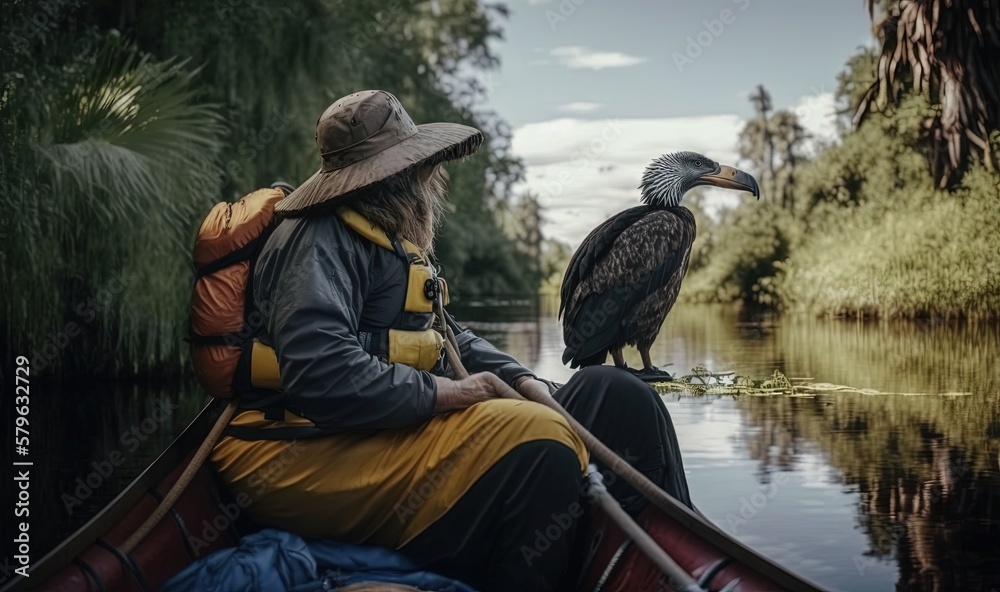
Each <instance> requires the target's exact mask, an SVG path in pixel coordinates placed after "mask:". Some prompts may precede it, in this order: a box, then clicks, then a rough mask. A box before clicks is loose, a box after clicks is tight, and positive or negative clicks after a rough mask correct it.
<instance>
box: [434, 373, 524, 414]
mask: <svg viewBox="0 0 1000 592" xmlns="http://www.w3.org/2000/svg"><path fill="white" fill-rule="evenodd" d="M434 381H435V382H436V383H437V403H436V404H435V405H434V413H444V412H447V411H455V410H456V409H465V408H466V407H471V406H472V405H475V404H476V403H479V402H480V401H487V400H489V399H497V398H501V397H503V396H504V395H503V394H502V393H504V392H506V391H507V390H508V389H509V388H510V387H508V386H507V385H506V383H504V381H502V380H500V378H499V377H497V375H496V374H493V373H491V372H479V373H478V374H472V375H471V376H468V377H467V378H463V379H461V380H451V379H449V378H443V377H441V376H435V377H434ZM504 387H506V388H504Z"/></svg>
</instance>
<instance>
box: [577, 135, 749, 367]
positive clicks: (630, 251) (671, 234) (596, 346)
mask: <svg viewBox="0 0 1000 592" xmlns="http://www.w3.org/2000/svg"><path fill="white" fill-rule="evenodd" d="M699 185H714V186H716V187H723V188H726V189H740V190H744V191H749V192H751V193H752V194H753V195H754V196H755V197H757V199H760V189H759V188H758V187H757V181H756V180H755V179H754V178H753V177H752V176H751V175H749V174H747V173H745V172H743V171H740V170H737V169H734V168H733V167H728V166H722V165H720V164H719V163H717V162H715V161H714V160H712V159H710V158H708V157H705V156H702V155H701V154H697V153H694V152H675V153H672V154H664V155H663V156H660V157H659V158H656V159H654V160H653V162H652V163H650V165H649V166H648V167H646V171H645V172H644V173H643V175H642V183H641V184H640V185H639V189H641V190H642V202H643V204H644V205H640V206H636V207H634V208H630V209H628V210H625V211H624V212H621V213H620V214H617V215H615V216H612V217H611V218H609V219H607V220H606V221H605V222H604V223H603V224H601V225H600V226H598V227H597V228H595V229H594V230H593V231H591V233H590V234H589V235H588V236H587V238H586V239H584V241H583V244H581V245H580V248H579V249H577V251H576V253H575V254H574V255H573V259H572V260H571V261H570V263H569V268H568V269H567V270H566V275H565V276H564V277H563V284H562V294H561V301H560V303H559V315H560V317H561V318H562V325H563V340H564V341H565V342H566V349H565V351H564V352H563V357H562V360H563V363H564V364H566V363H569V364H570V366H571V367H573V368H576V367H578V366H591V365H595V364H603V363H604V362H605V361H606V360H607V357H608V353H609V352H610V353H611V357H612V358H613V359H614V362H615V366H618V367H619V368H628V366H626V365H625V360H624V358H623V357H622V348H624V347H625V346H626V345H634V346H636V348H637V349H638V350H639V354H640V355H641V356H642V364H643V369H642V371H641V372H637V373H636V374H637V375H638V376H640V378H655V379H659V380H663V379H668V378H669V375H668V374H667V373H666V372H663V371H661V370H659V369H658V368H656V367H655V366H653V363H652V362H651V361H650V359H649V348H650V347H652V345H653V342H654V341H656V336H657V335H658V334H659V332H660V327H662V326H663V320H664V319H665V318H666V316H667V313H668V312H670V309H671V308H672V307H673V305H674V302H675V301H676V300H677V294H678V292H679V291H680V288H681V280H682V279H683V278H684V274H685V273H686V272H687V269H688V259H689V258H690V255H691V244H692V243H693V242H694V237H695V222H694V215H692V214H691V211H690V210H688V209H687V208H685V207H683V206H681V205H680V204H681V198H683V197H684V194H685V193H687V191H688V190H690V189H692V188H694V187H698V186H699Z"/></svg>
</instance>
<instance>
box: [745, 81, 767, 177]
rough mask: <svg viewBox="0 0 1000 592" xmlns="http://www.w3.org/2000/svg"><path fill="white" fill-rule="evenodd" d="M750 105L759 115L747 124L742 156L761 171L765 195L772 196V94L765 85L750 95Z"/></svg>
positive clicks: (759, 85)
mask: <svg viewBox="0 0 1000 592" xmlns="http://www.w3.org/2000/svg"><path fill="white" fill-rule="evenodd" d="M750 103H752V104H753V106H754V111H755V112H756V114H757V115H756V117H755V118H754V119H752V120H751V121H750V122H749V123H748V124H747V127H746V128H744V130H743V132H744V133H743V134H742V135H741V137H740V156H742V157H744V158H747V159H749V160H750V162H752V163H754V165H755V166H756V168H757V170H758V171H760V175H761V185H763V187H764V190H765V194H770V193H771V191H772V190H773V189H774V138H773V137H772V135H771V130H770V127H769V125H768V123H769V122H768V119H769V117H770V115H769V114H770V112H771V108H772V107H771V94H770V93H768V92H767V89H765V88H764V85H763V84H758V85H757V91H756V92H755V93H754V94H752V95H750Z"/></svg>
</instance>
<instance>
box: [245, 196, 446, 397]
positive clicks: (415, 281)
mask: <svg viewBox="0 0 1000 592" xmlns="http://www.w3.org/2000/svg"><path fill="white" fill-rule="evenodd" d="M336 213H337V216H338V217H339V218H340V219H341V221H342V222H343V223H344V224H345V225H346V226H347V227H348V228H350V229H351V230H353V231H354V232H356V233H358V234H359V235H361V236H362V237H364V238H365V239H367V240H369V241H371V242H373V243H375V244H376V245H378V246H379V247H382V248H383V249H387V250H389V251H392V252H393V253H396V254H398V255H399V256H400V257H402V258H405V259H406V261H407V262H408V267H407V276H408V277H407V284H406V300H405V303H404V306H403V311H404V315H403V319H402V320H401V322H400V323H399V325H400V326H399V327H393V328H390V329H388V331H387V332H385V334H383V335H377V336H375V338H374V341H381V342H385V343H386V344H387V347H384V349H385V350H386V351H384V352H383V354H384V355H383V357H384V361H386V362H387V363H390V364H394V363H398V364H406V365H407V366H412V367H414V368H416V369H418V370H431V369H433V368H434V366H435V365H437V363H438V361H439V360H440V359H441V353H442V351H443V349H444V338H443V337H442V335H441V333H439V332H438V331H437V330H435V329H433V328H432V327H431V324H432V320H433V312H434V302H435V300H436V299H437V297H438V294H439V293H440V295H441V298H442V302H443V304H445V305H447V304H448V284H447V283H446V282H445V281H444V279H443V278H440V277H438V275H437V270H436V269H434V266H433V265H432V264H431V262H430V258H429V257H428V256H427V254H426V253H425V252H423V251H421V250H420V249H419V248H418V247H417V246H416V245H414V244H413V243H411V242H410V241H408V240H406V239H397V240H392V239H390V238H389V236H388V235H387V234H386V233H385V231H384V230H382V229H381V228H378V227H377V226H375V225H374V224H372V223H371V222H370V221H368V219H366V218H365V217H364V216H362V215H361V214H359V213H358V212H356V211H354V210H352V209H350V208H347V207H341V208H338V209H337V211H336ZM403 327H423V328H422V329H417V330H414V329H410V328H403ZM372 335H373V334H371V333H366V334H365V335H363V336H362V346H363V347H365V346H366V345H367V347H365V349H366V351H372V348H373V345H372V344H371V343H372V341H373V337H372ZM366 342H368V343H366ZM249 366H250V384H251V386H252V387H253V388H254V389H260V390H281V375H280V371H279V367H278V358H277V355H276V353H275V351H274V348H272V347H271V346H269V345H266V344H264V343H262V342H261V341H260V340H254V342H253V344H252V350H251V352H250V365H249Z"/></svg>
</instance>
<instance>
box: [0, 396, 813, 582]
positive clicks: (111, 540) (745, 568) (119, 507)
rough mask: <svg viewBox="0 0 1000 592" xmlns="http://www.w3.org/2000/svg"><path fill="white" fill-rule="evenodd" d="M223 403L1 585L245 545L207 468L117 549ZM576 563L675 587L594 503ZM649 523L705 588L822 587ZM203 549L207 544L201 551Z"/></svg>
mask: <svg viewBox="0 0 1000 592" xmlns="http://www.w3.org/2000/svg"><path fill="white" fill-rule="evenodd" d="M221 409H222V405H221V404H220V403H219V402H217V401H213V402H211V403H209V404H208V405H207V406H206V407H205V408H204V409H203V410H202V411H201V413H199V415H198V417H196V418H195V419H194V421H192V422H191V424H190V425H189V426H188V427H187V428H186V429H185V430H184V431H183V432H182V433H181V434H180V435H179V436H178V437H177V439H175V440H174V441H173V443H171V445H170V446H169V447H168V448H167V449H166V450H165V451H164V452H163V453H162V454H161V455H160V456H159V457H158V458H157V459H156V460H155V461H153V463H152V464H151V465H150V466H149V467H147V468H146V470H145V471H143V473H142V474H141V475H139V476H138V477H137V478H136V479H135V480H134V481H132V483H130V484H129V486H128V487H126V488H125V490H124V491H123V492H122V493H121V494H119V495H118V496H117V497H116V498H115V499H114V500H112V501H111V502H110V503H109V504H108V505H107V506H106V507H105V508H104V509H103V510H101V511H100V512H99V513H98V514H97V516H95V517H94V518H93V519H92V520H90V521H89V522H88V523H87V524H85V525H84V526H82V527H81V528H80V529H79V530H77V531H76V532H75V533H73V534H72V535H71V536H70V537H69V538H67V539H66V540H65V541H63V542H62V543H61V544H59V545H58V546H57V547H56V548H55V549H54V550H52V551H51V552H50V553H48V554H47V555H45V557H43V558H42V559H41V560H39V561H36V562H35V564H34V565H33V566H32V568H31V571H30V572H29V577H28V578H23V577H21V576H15V577H14V579H12V580H11V581H9V582H7V584H6V585H5V586H4V587H3V588H0V592H7V591H13V590H45V591H51V592H98V591H102V590H105V591H107V592H144V591H154V590H158V589H159V588H160V587H161V586H162V585H163V584H164V583H165V582H166V581H167V580H169V579H170V578H171V577H172V576H173V575H175V574H177V573H178V572H180V571H181V570H183V569H184V568H185V567H187V566H188V565H190V564H191V563H192V562H194V561H195V559H196V558H199V557H205V556H207V555H209V554H211V553H212V552H214V551H217V550H219V549H223V548H226V547H232V546H235V545H236V544H237V542H238V541H239V537H240V536H241V535H245V534H248V533H250V532H253V529H254V526H253V525H252V524H250V522H249V520H248V519H247V518H246V517H245V516H243V515H241V513H240V508H239V506H238V505H236V503H235V502H234V501H233V500H231V499H229V498H228V496H227V494H226V491H225V487H224V486H223V485H222V484H221V482H219V480H218V479H217V477H216V475H215V474H214V473H213V472H212V471H211V469H210V468H209V467H207V466H204V467H202V468H201V469H200V470H199V471H198V473H197V475H196V476H195V478H194V480H193V481H192V482H191V484H190V485H189V486H188V488H187V489H186V490H185V492H184V493H183V495H181V497H180V498H179V500H178V501H177V503H176V504H175V506H174V508H173V509H172V510H171V512H170V513H169V514H168V515H167V517H166V518H164V519H163V521H161V522H160V524H159V525H157V527H156V528H155V529H153V531H152V532H151V533H150V534H149V535H148V536H147V537H146V538H145V539H144V540H143V541H142V542H141V543H140V544H139V545H138V546H137V547H136V548H135V549H134V550H133V551H132V553H130V554H128V555H126V554H124V553H122V552H121V551H120V550H119V549H118V547H119V546H121V545H122V543H124V541H125V540H126V539H127V538H128V537H129V535H131V534H132V533H133V532H134V531H135V530H136V529H137V528H138V526H139V525H140V524H141V523H142V522H143V520H144V519H145V518H146V517H147V516H148V515H149V514H150V513H151V512H152V511H153V509H154V508H155V507H156V505H157V504H158V502H159V500H160V499H162V497H163V495H164V493H165V492H167V491H168V490H169V489H170V486H171V485H173V483H174V482H176V480H177V479H178V478H179V477H180V474H181V472H183V470H184V468H185V467H186V466H187V464H188V462H189V461H190V459H191V458H192V456H193V455H194V452H195V450H196V449H197V448H198V445H199V444H200V443H201V442H202V441H203V440H204V438H205V436H206V435H207V434H208V432H209V430H210V429H211V426H212V424H213V422H214V420H215V418H216V417H217V416H218V414H219V412H220V411H221ZM583 520H584V522H583V523H582V524H581V528H582V529H584V530H583V532H582V533H581V536H579V537H578V539H577V548H576V549H575V550H574V559H573V561H572V563H571V566H570V567H571V570H573V571H571V572H570V573H571V574H572V576H575V577H571V578H570V579H571V580H574V581H572V582H571V588H570V589H571V590H573V591H574V592H576V591H578V592H584V591H586V592H597V591H600V592H625V591H631V590H657V591H660V590H667V589H668V588H667V587H666V586H665V585H664V583H663V579H664V578H663V575H662V574H661V573H659V572H658V571H657V570H656V568H655V567H653V565H652V563H651V562H650V561H649V560H648V559H646V557H645V556H644V555H642V554H641V552H639V550H638V549H636V548H635V546H634V545H632V544H631V542H630V541H629V540H627V538H626V537H625V536H624V535H623V534H622V532H621V531H620V530H619V529H618V528H617V527H615V526H614V525H613V524H612V523H611V522H610V521H609V520H608V518H607V516H605V515H603V514H601V513H599V512H598V511H597V510H595V509H593V508H592V509H591V510H590V511H589V512H588V514H586V515H585V518H584V519H583ZM640 522H641V523H642V525H643V526H644V528H645V529H646V531H647V532H649V533H650V534H651V535H652V537H653V538H654V539H655V540H656V542H657V543H659V544H660V546H661V547H663V549H664V550H666V551H667V553H668V554H669V555H670V556H671V557H672V558H673V559H674V561H676V562H677V563H679V564H680V565H681V567H683V568H685V569H686V570H687V571H688V573H690V574H692V576H693V577H694V578H695V579H696V580H698V582H699V583H700V584H701V585H702V587H703V588H705V589H706V590H713V591H715V590H719V591H722V590H725V591H726V592H762V591H765V590H787V591H791V592H815V591H819V590H821V588H819V587H817V586H816V585H815V584H813V583H811V582H809V581H808V580H806V579H804V578H802V577H800V576H798V575H795V574H794V573H792V572H790V571H788V570H786V569H784V568H783V567H781V566H780V565H778V564H776V563H774V562H773V561H771V560H769V559H767V558H765V557H763V556H762V555H759V554H757V553H755V552H754V551H753V550H751V549H749V548H748V547H746V546H744V545H743V544H741V543H739V542H738V541H736V540H735V539H733V538H731V537H730V536H729V535H727V534H726V533H724V532H723V531H722V530H720V529H718V528H717V527H716V526H714V525H713V524H712V523H711V522H709V521H708V520H707V519H705V518H703V517H701V516H700V515H699V514H696V513H694V512H690V511H687V509H686V508H680V509H679V510H671V511H663V510H660V509H659V508H654V507H649V508H647V509H646V511H645V512H644V513H643V514H642V515H641V516H640ZM195 546H197V547H198V548H195Z"/></svg>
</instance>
